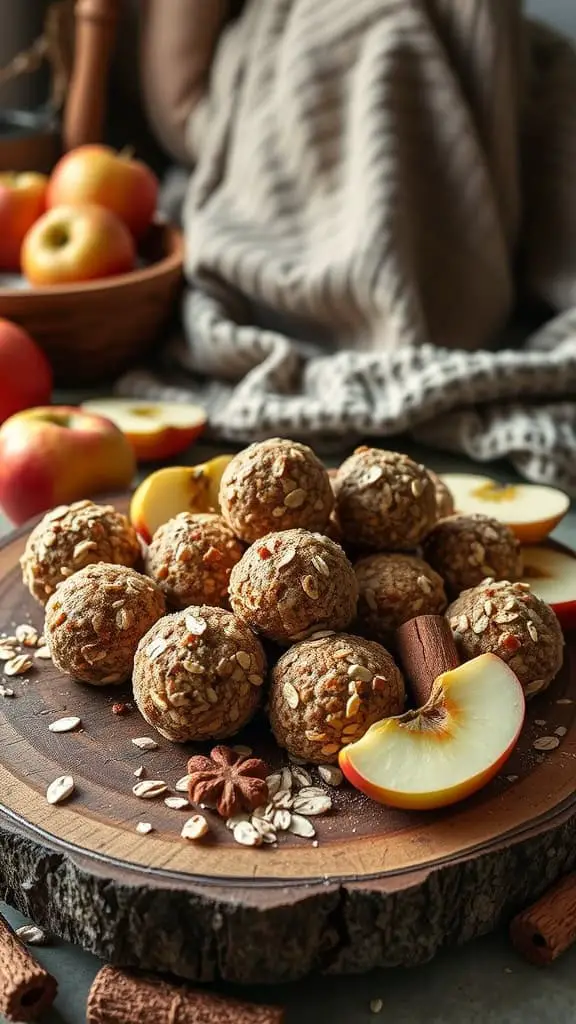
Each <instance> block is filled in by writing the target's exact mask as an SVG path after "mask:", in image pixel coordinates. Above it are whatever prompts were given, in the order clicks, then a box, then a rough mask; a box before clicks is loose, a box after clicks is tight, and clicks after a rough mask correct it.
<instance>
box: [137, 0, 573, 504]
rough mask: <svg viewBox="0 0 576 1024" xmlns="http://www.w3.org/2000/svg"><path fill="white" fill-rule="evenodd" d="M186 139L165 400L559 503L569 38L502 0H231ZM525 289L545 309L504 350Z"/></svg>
mask: <svg viewBox="0 0 576 1024" xmlns="http://www.w3.org/2000/svg"><path fill="white" fill-rule="evenodd" d="M189 139H190V147H191V151H192V152H194V153H195V154H196V156H197V164H196V170H195V172H194V174H193V175H192V178H191V181H190V185H189V189H188V194H187V198H186V202H185V207H184V226H185V232H186V248H187V257H186V272H187V278H188V288H187V293H186V296H185V301H184V309H183V313H184V326H185V337H184V339H182V340H179V341H178V342H176V343H174V344H173V345H171V346H170V349H169V351H168V353H167V362H168V365H169V366H171V368H172V370H174V368H175V367H176V368H177V371H178V380H177V386H176V387H175V388H174V387H172V388H169V389H168V392H169V393H170V394H176V396H177V397H182V398H189V397H190V396H191V395H192V396H194V398H197V399H199V400H200V401H203V402H204V403H206V404H207V405H208V407H209V409H210V413H211V425H212V427H213V429H214V431H215V432H216V434H217V435H219V436H221V437H225V438H229V439H233V440H248V439H253V438H258V437H263V436H269V435H277V434H283V435H286V436H294V437H298V438H304V439H310V440H312V441H321V440H326V439H333V440H335V441H339V442H341V443H342V444H345V445H349V444H350V443H352V442H353V441H355V440H356V439H357V438H358V437H364V438H366V437H368V436H370V435H373V436H378V437H380V438H382V437H384V436H386V435H391V434H398V433H399V432H404V431H409V432H411V433H412V434H413V435H414V436H416V438H417V439H418V440H420V441H425V442H427V443H429V444H432V445H435V446H440V447H443V448H447V449H453V450H459V451H463V452H465V453H467V454H468V455H470V456H472V457H473V458H475V459H478V460H487V459H492V458H495V457H500V456H507V457H509V458H510V459H511V460H512V461H513V462H514V464H515V466H516V468H517V469H518V470H519V471H520V472H521V473H522V474H523V475H525V476H526V477H528V478H529V479H532V480H537V481H544V482H549V483H554V484H558V485H560V486H562V487H563V488H564V489H566V490H567V491H569V492H571V493H572V494H573V495H576V53H575V52H574V51H573V50H572V48H571V46H570V44H569V43H568V42H567V41H566V40H563V39H561V38H560V37H558V36H557V35H555V34H554V33H552V32H550V31H548V30H546V29H544V28H543V27H541V26H537V25H534V24H532V23H530V22H528V21H527V20H526V19H525V18H524V16H523V14H522V10H521V4H520V2H518V0H354V2H353V3H351V2H350V0H322V2H321V3H318V0H249V2H248V4H247V5H246V7H245V9H244V11H243V14H242V16H241V17H240V18H239V19H238V20H237V21H235V22H234V23H233V24H232V25H230V26H228V28H227V29H226V30H225V31H224V32H223V34H222V37H221V40H220V43H219V47H218V51H217V54H216V59H215V63H214V66H213V69H212V77H211V83H210V88H209V91H208V92H207V94H206V96H205V98H204V100H203V101H202V102H201V103H200V104H199V106H198V107H197V108H196V110H195V111H194V114H193V115H192V117H191V121H190V126H189ZM519 299H522V300H523V301H524V300H526V299H529V300H531V301H534V300H536V301H537V302H538V303H540V304H541V307H542V308H543V309H546V310H547V311H548V312H549V316H550V319H549V320H548V322H547V323H546V324H545V326H544V327H543V328H540V329H539V330H538V332H537V333H535V334H533V335H532V336H531V337H529V338H528V339H523V340H522V342H521V344H520V345H519V344H518V341H517V340H516V342H515V344H514V345H510V344H509V342H508V346H509V347H503V345H504V344H506V341H505V340H504V339H506V338H509V337H510V335H509V333H507V332H506V330H505V329H506V327H507V325H508V324H509V323H510V320H511V316H512V313H513V310H514V309H515V307H516V304H517V300H519ZM173 376H174V374H173V373H172V378H173ZM166 387H167V386H166V384H165V383H163V382H162V380H159V379H157V378H155V377H152V376H151V375H150V374H147V373H145V372H134V373H132V374H129V375H128V376H127V377H125V378H124V379H123V380H122V381H121V382H120V385H119V390H120V391H121V392H122V393H123V394H132V395H145V396H147V397H154V396H160V395H162V394H165V393H167V392H166Z"/></svg>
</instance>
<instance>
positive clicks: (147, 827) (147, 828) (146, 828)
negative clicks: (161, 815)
mask: <svg viewBox="0 0 576 1024" xmlns="http://www.w3.org/2000/svg"><path fill="white" fill-rule="evenodd" d="M136 831H137V832H138V833H139V835H141V836H147V835H149V834H150V832H153V831H154V826H153V825H151V824H150V822H149V821H139V822H138V824H137V825H136Z"/></svg>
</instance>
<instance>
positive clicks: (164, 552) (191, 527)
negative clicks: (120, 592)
mask: <svg viewBox="0 0 576 1024" xmlns="http://www.w3.org/2000/svg"><path fill="white" fill-rule="evenodd" d="M243 553H244V548H243V547H242V545H241V544H240V543H239V541H237V540H236V537H235V536H234V534H233V533H232V530H231V529H230V527H229V526H228V525H227V524H226V523H225V522H224V520H223V519H222V516H218V515H211V514H209V513H205V514H197V515H193V514H192V513H191V512H181V513H180V515H178V516H176V517H175V518H174V519H170V520H169V521H168V522H167V523H165V524H164V525H163V526H160V527H159V529H158V530H156V533H155V534H154V537H153V538H152V542H151V544H150V547H149V548H148V551H147V553H146V558H145V565H146V572H147V573H148V575H149V576H151V577H152V579H153V580H155V582H156V583H157V584H158V586H159V587H160V588H161V590H162V591H163V593H164V595H165V597H166V601H167V603H168V604H169V605H170V607H172V608H175V609H178V608H187V607H188V605H190V604H201V603H202V602H203V601H207V602H208V603H209V604H210V605H212V606H214V607H219V608H224V607H226V606H227V604H228V580H229V578H230V572H231V570H232V568H233V566H234V565H236V562H239V561H240V559H241V558H242V555H243Z"/></svg>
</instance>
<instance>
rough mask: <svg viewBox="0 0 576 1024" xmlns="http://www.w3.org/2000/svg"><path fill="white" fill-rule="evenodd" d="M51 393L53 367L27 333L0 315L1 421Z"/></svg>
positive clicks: (46, 399) (45, 398) (37, 402)
mask: <svg viewBox="0 0 576 1024" xmlns="http://www.w3.org/2000/svg"><path fill="white" fill-rule="evenodd" d="M51 394H52V369H51V367H50V363H49V362H48V360H47V358H46V356H45V355H44V353H43V351H42V349H40V348H39V347H38V345H37V344H36V342H35V341H33V340H32V338H31V337H30V335H29V334H28V333H27V332H26V331H25V330H23V328H22V327H19V326H18V324H13V323H11V321H10V320H3V319H2V318H0V423H3V422H4V420H7V419H8V417H9V416H12V415H13V414H14V413H16V412H20V411H21V410H22V409H29V408H30V407H31V406H33V405H45V404H46V403H47V402H49V401H50V395H51Z"/></svg>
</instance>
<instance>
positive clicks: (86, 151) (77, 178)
mask: <svg viewBox="0 0 576 1024" xmlns="http://www.w3.org/2000/svg"><path fill="white" fill-rule="evenodd" d="M157 201H158V179H157V177H156V175H155V174H154V173H153V171H151V170H150V168H149V167H147V166H146V164H143V163H142V162H141V161H140V160H133V159H132V158H131V157H130V156H126V155H123V154H122V153H117V152H116V151H115V150H113V149H110V147H109V146H99V145H90V146H79V147H78V148H77V149H73V150H72V151H71V152H70V153H67V154H66V155H65V156H63V157H62V159H61V160H60V161H59V162H58V163H57V164H56V167H55V168H54V170H53V172H52V176H51V178H50V183H49V186H48V196H47V205H48V206H49V207H53V206H60V205H62V204H66V205H73V206H76V205H77V204H78V203H97V204H98V205H100V206H105V207H106V209H108V210H110V211H111V212H112V213H115V214H116V216H117V217H119V218H120V219H121V220H122V221H123V222H124V224H125V225H126V227H127V228H128V229H129V230H130V231H131V233H132V235H133V236H134V238H136V239H140V238H141V237H142V235H143V234H144V233H145V232H146V230H147V228H148V227H149V225H150V222H151V221H152V218H153V216H154V212H155V210H156V204H157Z"/></svg>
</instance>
